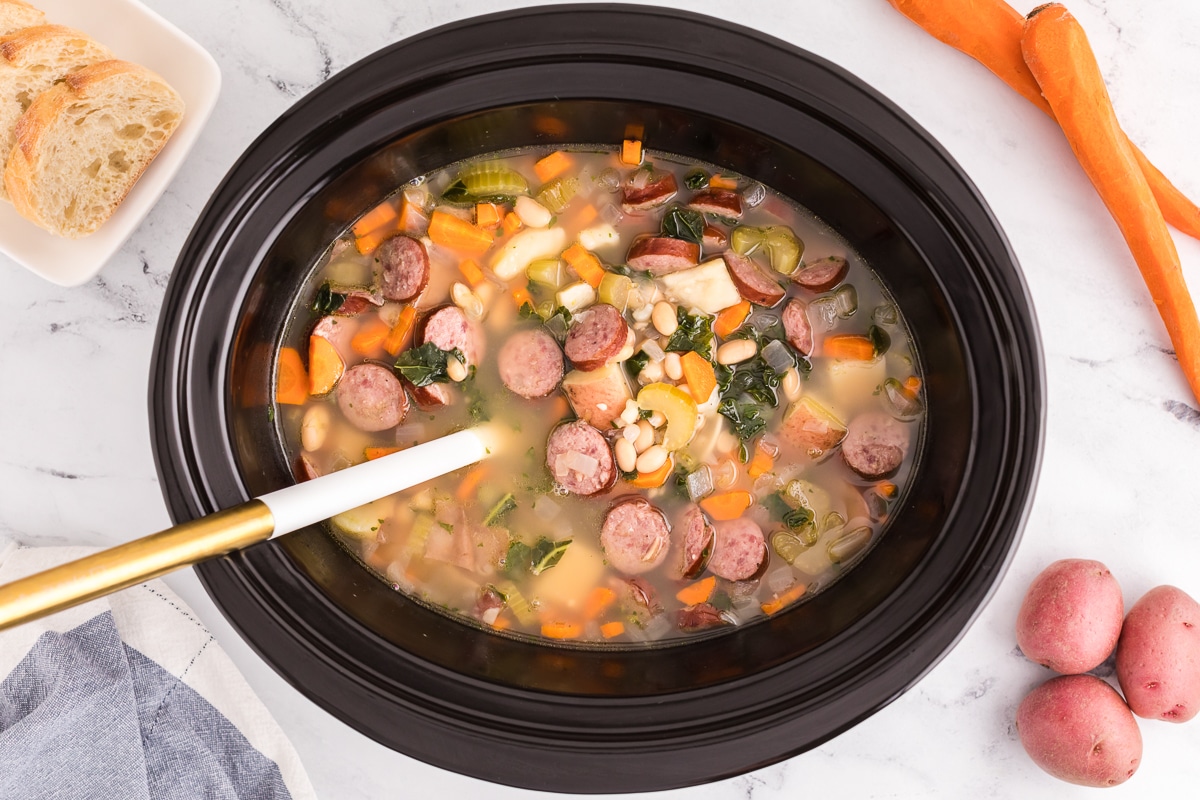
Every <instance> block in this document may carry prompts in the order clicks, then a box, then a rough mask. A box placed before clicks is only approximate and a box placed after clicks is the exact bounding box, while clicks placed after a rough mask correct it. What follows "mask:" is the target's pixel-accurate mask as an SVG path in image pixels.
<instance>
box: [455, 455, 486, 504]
mask: <svg viewBox="0 0 1200 800" xmlns="http://www.w3.org/2000/svg"><path fill="white" fill-rule="evenodd" d="M487 474H488V468H487V464H480V465H479V466H477V467H472V468H471V470H470V471H469V472H467V474H466V475H463V477H462V480H461V481H459V482H458V488H456V489H455V490H454V497H455V498H456V499H457V500H458V501H459V502H460V503H465V502H467V501H468V500H470V499H472V498H473V497H474V496H475V490H476V489H478V488H479V484H480V483H482V482H483V479H484V478H485V477H487Z"/></svg>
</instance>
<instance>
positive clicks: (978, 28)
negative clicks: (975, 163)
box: [888, 0, 1200, 238]
mask: <svg viewBox="0 0 1200 800" xmlns="http://www.w3.org/2000/svg"><path fill="white" fill-rule="evenodd" d="M888 2H889V3H891V4H892V6H893V7H894V8H895V9H896V10H897V11H899V12H900V13H901V14H903V15H904V16H906V17H908V18H909V19H911V20H912V21H913V22H915V23H917V24H918V25H920V26H921V27H922V28H924V29H925V31H926V32H928V33H929V34H931V35H932V36H933V37H934V38H935V39H938V40H940V41H942V42H944V43H946V44H948V45H950V46H951V47H953V48H954V49H956V50H959V51H961V52H963V53H966V54H967V55H969V56H971V57H972V58H974V59H975V60H976V61H978V62H979V63H981V64H983V66H985V67H987V68H988V69H989V70H991V71H992V72H993V73H994V74H995V75H996V76H997V77H999V78H1000V79H1001V80H1002V81H1004V82H1005V83H1007V84H1008V85H1009V86H1010V87H1011V88H1012V89H1014V90H1015V91H1016V92H1017V93H1019V94H1020V95H1021V96H1022V97H1024V98H1025V99H1026V100H1028V101H1029V102H1031V103H1033V104H1034V105H1035V106H1037V107H1038V108H1040V109H1041V110H1042V111H1044V112H1045V113H1046V114H1048V115H1049V116H1050V117H1051V118H1054V117H1055V116H1056V113H1055V112H1054V111H1053V110H1052V109H1051V107H1050V103H1048V102H1046V98H1044V97H1043V96H1042V87H1039V86H1038V81H1037V79H1036V78H1034V75H1033V73H1032V72H1030V70H1029V66H1028V65H1027V64H1026V63H1025V58H1024V57H1023V55H1022V53H1021V33H1022V30H1023V29H1024V25H1025V19H1024V17H1022V16H1021V15H1020V13H1019V12H1017V10H1016V9H1014V8H1013V7H1012V6H1010V5H1009V4H1008V3H1006V2H1005V0H971V2H969V3H964V2H947V0H888ZM1113 124H1114V125H1116V122H1115V121H1114V123H1113ZM1119 137H1120V138H1121V139H1124V140H1125V141H1126V142H1127V143H1128V144H1129V146H1130V148H1132V151H1133V157H1134V158H1135V159H1137V163H1138V167H1139V168H1140V169H1141V172H1142V174H1143V175H1145V176H1146V180H1147V181H1149V183H1150V188H1151V190H1152V191H1153V192H1154V199H1155V200H1157V201H1158V205H1159V207H1160V208H1161V209H1162V213H1163V215H1164V216H1165V217H1166V220H1167V222H1169V223H1171V224H1172V225H1174V226H1175V227H1176V228H1178V229H1179V230H1181V231H1183V232H1184V233H1186V234H1188V235H1189V236H1193V237H1196V238H1200V207H1197V206H1196V204H1195V203H1193V202H1192V201H1191V200H1189V199H1188V198H1187V196H1186V195H1184V194H1183V192H1181V191H1179V189H1177V188H1175V186H1174V185H1172V184H1171V182H1170V180H1168V179H1167V177H1166V176H1165V175H1163V174H1162V173H1161V172H1159V170H1158V168H1157V167H1155V166H1154V165H1153V164H1151V163H1150V159H1148V158H1146V155H1145V154H1144V153H1143V152H1142V151H1141V150H1139V149H1138V148H1137V147H1136V146H1135V145H1134V144H1133V143H1132V142H1130V141H1129V139H1128V137H1126V136H1125V134H1124V133H1120V134H1119Z"/></svg>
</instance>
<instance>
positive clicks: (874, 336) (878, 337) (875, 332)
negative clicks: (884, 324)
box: [867, 325, 892, 358]
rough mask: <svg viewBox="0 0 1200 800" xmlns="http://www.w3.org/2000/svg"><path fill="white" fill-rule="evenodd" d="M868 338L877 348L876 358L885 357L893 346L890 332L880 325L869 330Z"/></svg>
mask: <svg viewBox="0 0 1200 800" xmlns="http://www.w3.org/2000/svg"><path fill="white" fill-rule="evenodd" d="M867 338H868V339H870V340H871V344H872V345H874V347H875V357H876V358H878V357H879V356H881V355H883V354H884V353H886V352H887V351H888V348H889V347H891V346H892V337H891V336H888V332H887V331H885V330H884V329H883V328H881V327H879V326H878V325H872V326H871V327H870V328H869V329H868V330H867Z"/></svg>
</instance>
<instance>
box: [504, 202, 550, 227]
mask: <svg viewBox="0 0 1200 800" xmlns="http://www.w3.org/2000/svg"><path fill="white" fill-rule="evenodd" d="M513 211H514V212H516V214H517V217H518V218H520V220H521V223H522V224H523V225H525V227H527V228H545V227H546V226H547V225H549V224H550V220H552V219H553V218H554V215H553V214H551V213H550V209H548V208H546V207H545V206H544V205H542V204H541V203H539V202H538V201H537V200H534V199H533V198H532V197H526V196H525V195H522V196H520V197H518V198H517V202H516V203H515V204H514V205H513Z"/></svg>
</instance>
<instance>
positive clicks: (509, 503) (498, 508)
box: [483, 492, 517, 528]
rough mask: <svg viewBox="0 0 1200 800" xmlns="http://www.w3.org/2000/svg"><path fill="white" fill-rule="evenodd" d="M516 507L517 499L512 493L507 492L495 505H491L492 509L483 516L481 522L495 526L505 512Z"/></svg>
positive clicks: (488, 525)
mask: <svg viewBox="0 0 1200 800" xmlns="http://www.w3.org/2000/svg"><path fill="white" fill-rule="evenodd" d="M516 507H517V500H516V498H514V497H513V493H512V492H509V493H508V494H506V495H504V497H501V498H500V500H499V501H498V502H497V503H496V505H494V506H492V510H491V511H489V512H488V513H487V516H486V517H484V518H483V524H484V525H486V526H487V527H489V528H491V527H493V526H495V525H496V524H497V523H498V522H500V519H501V518H502V517H503V516H504V515H505V514H507V513H508V512H510V511H512V510H513V509H514V508H516Z"/></svg>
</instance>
